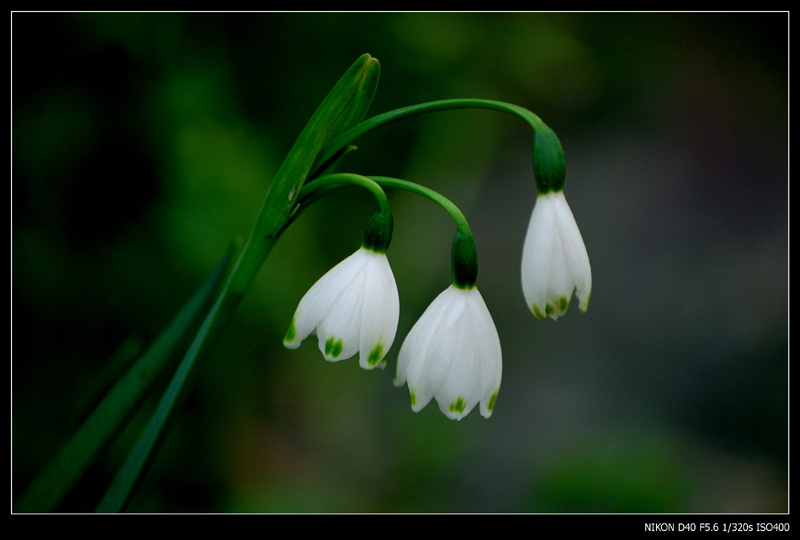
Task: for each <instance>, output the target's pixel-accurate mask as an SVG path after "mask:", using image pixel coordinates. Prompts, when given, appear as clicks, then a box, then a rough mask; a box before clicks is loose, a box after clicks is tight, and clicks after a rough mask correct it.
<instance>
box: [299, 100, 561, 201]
mask: <svg viewBox="0 0 800 540" xmlns="http://www.w3.org/2000/svg"><path fill="white" fill-rule="evenodd" d="M456 109H488V110H493V111H499V112H503V113H506V114H510V115H513V116H516V117H518V118H520V119H522V120H524V121H525V122H527V123H528V125H530V126H531V128H532V129H533V133H534V151H533V169H534V176H535V178H536V186H537V189H538V191H539V193H547V192H549V191H559V190H561V189H563V186H564V151H563V149H562V148H561V142H560V141H559V140H558V137H556V134H555V133H553V131H552V130H551V129H550V128H549V127H547V125H546V124H545V123H544V122H543V121H542V119H541V118H539V117H538V116H536V115H535V114H533V113H532V112H531V111H529V110H527V109H525V108H523V107H520V106H518V105H514V104H512V103H506V102H504V101H494V100H489V99H446V100H441V101H431V102H429V103H422V104H419V105H411V106H409V107H404V108H402V109H396V110H394V111H390V112H387V113H384V114H380V115H378V116H374V117H372V118H370V119H368V120H365V121H363V122H361V123H360V124H357V125H355V126H353V127H352V128H350V129H348V130H347V131H345V132H343V133H341V134H340V135H338V136H337V137H336V138H334V139H333V140H332V141H331V142H330V144H327V145H325V147H323V149H322V151H321V152H320V153H319V155H318V156H317V159H316V161H315V162H314V166H313V167H312V168H311V170H312V174H311V177H312V178H313V177H314V175H315V171H318V170H319V169H320V168H321V167H322V166H323V164H325V163H328V162H329V161H330V160H331V159H332V158H333V156H335V155H336V154H337V153H339V152H341V151H342V149H343V148H345V147H346V146H347V145H348V144H350V143H351V142H352V141H354V140H355V139H356V138H358V137H360V136H361V135H363V134H365V133H367V132H369V131H372V130H374V129H377V128H379V127H382V126H385V125H387V124H391V123H394V122H397V121H399V120H403V119H405V118H411V117H414V116H419V115H421V114H427V113H433V112H441V111H450V110H456Z"/></svg>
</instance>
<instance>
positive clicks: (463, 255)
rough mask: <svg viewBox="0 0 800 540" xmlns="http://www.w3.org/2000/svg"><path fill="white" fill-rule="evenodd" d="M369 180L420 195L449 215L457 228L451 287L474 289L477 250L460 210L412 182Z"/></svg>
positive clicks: (378, 177)
mask: <svg viewBox="0 0 800 540" xmlns="http://www.w3.org/2000/svg"><path fill="white" fill-rule="evenodd" d="M369 178H370V179H372V180H374V181H375V182H377V183H378V184H380V185H381V186H385V187H391V188H398V189H404V190H406V191H409V192H411V193H415V194H417V195H421V196H422V197H425V198H426V199H428V200H430V201H433V202H435V203H436V204H438V205H439V206H441V207H442V208H444V209H445V210H446V211H447V213H448V214H450V217H452V218H453V221H455V222H456V227H458V231H457V232H456V236H455V238H453V249H452V256H451V263H452V267H451V268H452V275H453V285H455V286H456V287H458V288H459V289H472V288H473V287H475V283H476V281H477V279H478V250H477V248H476V247H475V239H474V238H473V236H472V231H470V228H469V224H468V223H467V218H466V217H464V214H463V213H461V210H459V209H458V207H457V206H456V205H455V204H453V202H452V201H451V200H450V199H448V198H447V197H445V196H443V195H441V194H439V193H437V192H436V191H434V190H432V189H429V188H426V187H425V186H421V185H419V184H415V183H414V182H409V181H407V180H400V179H398V178H387V177H385V176H370V177H369Z"/></svg>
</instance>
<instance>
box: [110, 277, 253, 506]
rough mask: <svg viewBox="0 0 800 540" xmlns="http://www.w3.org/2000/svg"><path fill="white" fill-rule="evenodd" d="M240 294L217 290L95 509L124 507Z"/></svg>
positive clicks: (228, 320) (237, 303) (230, 316)
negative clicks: (210, 306) (139, 432)
mask: <svg viewBox="0 0 800 540" xmlns="http://www.w3.org/2000/svg"><path fill="white" fill-rule="evenodd" d="M241 298H242V297H241V296H239V295H235V294H231V293H230V292H229V291H228V290H227V288H225V289H223V291H222V292H221V293H220V295H219V296H218V298H217V300H216V302H215V303H214V306H213V307H212V308H211V311H210V312H209V313H208V315H207V316H206V318H205V320H204V321H203V324H202V326H201V327H200V330H199V331H198V332H197V335H196V336H195V338H194V340H193V341H192V344H191V346H190V347H189V350H188V351H187V352H186V355H185V356H184V357H183V360H182V361H181V363H180V365H179V366H178V369H177V371H176V372H175V375H174V376H173V377H172V380H171V381H170V383H169V386H168V387H167V389H166V390H165V392H164V394H163V396H162V397H161V400H160V401H159V403H158V406H157V407H156V410H155V413H153V416H152V417H151V418H150V421H149V422H148V424H147V426H145V428H144V430H143V432H142V435H141V438H140V439H139V441H138V442H137V443H136V446H134V448H133V450H132V451H131V452H130V454H129V455H128V459H127V460H126V462H125V463H124V464H123V466H122V467H121V468H120V470H119V471H118V472H117V475H116V476H115V477H114V480H113V481H112V483H111V486H110V487H109V488H108V491H106V494H105V495H104V496H103V499H102V500H101V501H100V504H99V505H98V506H97V509H96V511H97V512H120V511H122V510H123V509H124V507H125V505H126V504H127V503H128V501H129V500H130V497H131V496H132V495H133V492H134V490H135V488H136V487H137V486H138V484H139V482H140V481H141V479H142V476H143V473H144V471H145V470H146V469H147V466H148V465H149V463H150V461H151V459H152V458H153V456H154V449H155V448H156V447H157V446H158V444H159V443H160V442H161V441H162V440H163V437H164V436H165V435H166V433H167V432H168V428H169V425H170V424H171V422H172V421H173V420H174V418H175V417H176V416H177V413H178V411H179V410H180V408H181V405H182V404H183V402H184V401H185V399H186V396H187V394H188V393H189V390H190V389H191V387H192V383H193V382H194V380H195V379H196V377H197V373H198V371H199V369H198V367H199V366H200V365H201V363H202V361H203V360H205V359H206V358H207V357H208V355H209V353H210V352H211V350H212V349H213V347H214V345H216V343H217V341H218V340H219V338H220V336H221V335H222V333H223V332H224V330H225V328H226V327H227V326H228V323H229V322H230V320H231V318H232V317H233V314H234V313H235V311H236V308H237V306H238V305H239V302H240V301H241Z"/></svg>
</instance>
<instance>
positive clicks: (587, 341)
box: [11, 13, 788, 512]
mask: <svg viewBox="0 0 800 540" xmlns="http://www.w3.org/2000/svg"><path fill="white" fill-rule="evenodd" d="M363 53H370V54H372V55H373V56H375V57H377V58H378V59H379V60H380V62H381V66H382V72H381V82H380V86H379V88H378V94H377V97H376V99H375V101H374V103H373V106H372V108H371V110H370V115H373V114H378V113H382V112H386V111H389V110H391V109H395V108H399V107H403V106H406V105H410V104H415V103H421V102H424V101H431V100H437V99H445V98H458V97H480V98H487V99H498V100H503V101H509V102H512V103H516V104H518V105H521V106H523V107H526V108H528V109H530V110H532V111H533V112H535V113H536V114H538V115H539V116H540V117H541V118H542V119H543V120H544V121H545V122H546V123H547V124H548V125H549V126H550V127H551V128H552V129H553V130H554V131H555V132H556V133H557V134H558V135H559V137H560V139H561V142H562V144H563V146H564V150H565V153H566V159H567V183H566V194H567V198H568V200H569V202H570V205H571V206H572V209H573V212H574V214H575V216H576V219H577V221H578V224H579V226H580V228H581V231H582V233H583V236H584V240H585V242H586V246H587V249H588V251H589V255H590V258H591V262H592V270H593V276H594V287H593V294H592V305H591V307H590V309H589V311H588V313H587V314H585V315H584V314H580V313H579V312H578V311H577V308H576V307H575V304H574V303H573V307H572V310H571V311H570V313H568V315H567V316H566V317H564V318H563V319H559V321H558V322H553V321H546V322H541V321H538V320H536V319H535V318H534V317H533V316H532V315H531V313H530V312H529V311H528V309H527V308H526V306H525V302H524V300H523V297H522V291H521V286H520V280H519V263H520V257H521V248H522V242H523V238H524V235H525V230H526V227H527V224H528V219H529V216H530V212H531V210H532V208H533V204H534V201H535V189H534V182H533V177H532V170H531V169H532V167H531V141H532V136H531V133H530V131H529V128H528V127H527V126H526V125H525V124H524V123H522V122H520V121H519V120H517V119H515V118H513V117H510V116H506V115H502V114H499V113H494V112H488V111H463V112H447V113H440V114H436V115H429V116H425V117H419V118H415V119H411V120H407V121H404V122H402V123H400V124H394V125H391V126H388V127H385V128H382V129H381V130H379V131H376V132H374V133H372V134H369V135H367V136H365V137H364V138H363V139H360V140H359V141H357V144H358V146H359V150H358V151H357V152H355V153H352V154H351V155H349V156H348V157H347V158H346V163H345V165H344V167H343V168H342V170H348V171H351V172H359V173H363V174H376V175H385V176H397V177H401V178H406V179H409V180H413V181H416V182H420V183H423V184H425V185H427V186H429V187H432V188H434V189H437V190H439V191H441V192H442V193H443V194H444V195H446V196H448V197H450V198H451V199H452V200H453V201H454V202H456V204H458V205H459V206H460V207H461V209H462V210H463V211H464V213H465V214H466V215H467V217H468V219H469V220H470V224H471V226H472V229H473V232H474V234H475V237H476V241H477V244H478V250H479V255H480V265H481V273H480V278H479V287H480V289H481V292H482V294H483V297H484V299H485V300H486V303H487V305H488V307H489V309H490V310H491V312H492V314H493V317H494V320H495V323H496V325H497V329H498V332H499V334H500V338H501V341H502V346H503V356H504V378H503V385H502V389H501V392H500V395H499V398H498V401H497V406H496V408H495V411H494V415H493V416H492V418H491V419H489V420H486V419H484V418H482V417H480V416H479V415H478V414H477V412H476V411H475V412H473V413H472V414H471V415H469V416H468V417H467V418H466V419H464V420H463V421H461V422H453V421H450V420H447V419H446V418H445V417H444V415H442V414H441V413H440V412H439V411H438V408H437V407H436V405H435V403H432V404H431V405H429V406H428V407H427V408H426V409H424V410H423V411H422V412H420V413H419V414H414V413H413V412H411V409H410V401H409V395H408V390H407V388H399V389H398V388H394V386H393V385H392V378H393V376H394V368H395V363H396V357H397V351H398V350H399V347H400V344H401V343H402V339H403V338H404V337H405V335H406V334H407V332H408V331H409V330H410V328H411V326H412V325H413V323H414V321H415V320H416V319H417V318H418V317H419V316H420V315H421V314H422V312H423V310H424V309H425V307H426V306H427V305H428V303H429V302H430V301H431V300H433V298H434V297H435V296H436V295H437V294H438V293H439V292H440V291H441V290H443V289H444V288H445V287H447V286H448V284H449V279H450V277H449V272H450V260H449V257H450V242H451V241H452V236H453V234H454V232H455V228H454V225H453V224H452V222H451V221H450V220H449V218H448V217H447V215H446V214H445V213H444V212H442V211H441V210H440V209H438V208H437V207H435V206H434V205H432V204H431V203H429V202H427V201H424V200H420V199H419V198H415V197H412V196H408V195H406V194H404V193H397V192H391V193H390V200H391V202H392V205H393V209H394V212H395V220H396V221H395V237H394V241H393V244H392V247H391V249H390V251H389V258H390V261H391V263H392V266H393V269H394V271H395V276H396V278H397V283H398V287H399V291H400V299H401V319H400V327H399V329H398V337H397V340H396V341H395V345H394V347H393V348H392V352H391V353H390V355H389V357H388V359H389V365H388V368H387V369H386V370H385V371H374V372H367V371H364V370H361V369H360V368H359V367H358V365H357V361H356V360H350V361H344V362H340V363H336V364H331V363H327V362H325V361H323V359H322V357H321V355H320V354H319V351H318V350H317V348H316V343H315V342H308V343H306V344H304V346H303V347H301V349H300V350H298V351H287V350H284V348H283V347H282V344H281V342H282V338H283V335H284V332H285V330H286V328H287V325H288V323H289V321H290V319H291V316H292V314H293V312H294V309H295V307H296V305H297V302H298V301H299V300H300V298H301V297H302V295H303V293H304V292H305V291H306V290H307V289H308V287H310V286H311V285H312V284H313V283H314V281H316V279H318V278H319V277H320V276H321V275H322V274H323V273H324V272H325V271H327V270H328V269H329V268H330V267H332V266H333V265H334V264H336V263H337V262H339V261H340V260H341V259H343V258H344V257H346V256H347V255H349V254H350V253H352V252H353V251H354V250H355V249H357V248H358V246H359V245H360V239H361V233H362V230H363V226H364V225H365V223H366V220H367V218H368V217H369V215H370V214H371V212H372V211H373V209H374V202H373V201H372V200H370V197H369V196H368V195H367V194H365V193H361V192H359V191H356V190H349V191H347V192H343V193H340V194H337V195H335V196H331V197H329V198H328V199H325V200H323V201H321V202H320V203H319V204H317V205H316V206H315V207H313V208H312V209H310V210H309V211H307V212H306V213H305V214H304V215H303V216H302V218H301V219H300V220H298V221H297V222H296V223H295V225H293V226H292V228H291V229H290V230H289V231H288V232H287V233H286V234H285V235H284V237H283V238H282V240H281V241H280V242H279V243H278V245H277V247H276V248H275V250H274V251H273V253H272V255H271V256H270V258H269V260H268V261H267V264H266V265H265V266H264V268H263V269H262V271H261V272H260V274H259V276H258V278H257V280H256V282H254V284H253V286H252V288H251V290H250V291H249V294H248V295H247V297H246V298H245V300H244V301H243V303H242V305H241V307H240V309H239V311H238V312H237V315H236V317H235V318H234V320H233V322H232V323H231V325H230V327H229V329H228V331H227V333H226V336H225V338H224V339H223V341H222V343H221V344H220V346H219V347H218V348H217V349H216V350H215V353H214V354H213V356H212V357H211V358H210V360H209V362H208V363H207V364H206V365H205V366H204V370H203V373H202V377H201V379H200V380H199V382H198V384H197V386H196V388H195V390H194V391H193V393H192V394H191V396H190V399H189V401H188V403H187V404H186V406H185V408H184V410H183V412H182V414H181V416H180V419H179V421H178V422H177V423H176V425H175V426H174V428H173V430H172V432H171V433H170V435H169V437H168V438H167V440H166V441H165V444H164V445H163V447H162V448H161V450H160V452H159V454H158V457H157V459H156V460H155V461H154V463H153V465H152V468H151V469H150V471H149V474H148V475H147V477H146V479H145V481H144V482H143V484H142V485H141V488H140V490H139V491H138V492H137V494H136V495H135V497H134V498H133V500H132V501H131V504H130V506H129V507H128V510H129V511H133V512H785V511H787V509H788V495H787V484H788V476H787V469H788V438H787V428H788V413H787V407H788V375H787V372H788V14H786V13H782V14H781V13H777V14H764V13H761V14H759V13H747V14H714V13H706V14H669V13H653V14H648V13H640V14H635V13H631V14H628V13H621V14H601V13H586V14H581V13H576V14H537V13H525V14H512V13H496V14H486V13H472V14H470V13H446V14H426V13H320V14H308V13H289V14H270V13H264V14H177V13H171V14H148V13H135V14H92V13H81V14H33V13H21V14H20V13H15V14H13V16H12V92H13V94H12V136H13V139H12V158H13V161H12V184H11V188H12V212H13V213H12V221H11V224H12V257H13V258H12V271H13V276H12V301H13V303H12V315H13V319H12V340H13V341H12V364H11V368H12V370H11V374H12V386H11V390H12V422H13V423H12V495H13V496H15V497H16V496H17V495H18V494H19V493H20V492H21V490H22V489H24V487H25V486H26V485H27V484H28V482H29V481H30V480H31V478H33V476H34V475H35V474H36V473H37V472H38V471H39V470H40V469H41V467H42V466H43V465H44V464H45V463H47V461H48V460H49V459H50V458H52V457H53V455H54V454H55V452H56V451H57V450H58V448H59V447H60V445H61V444H63V442H64V441H65V440H66V439H67V438H68V437H69V435H70V434H71V433H72V430H73V429H74V428H75V421H76V418H78V417H79V415H80V412H81V407H82V406H83V405H84V404H85V400H86V399H87V398H86V396H87V393H88V392H89V391H90V389H91V388H92V384H93V381H94V380H95V378H96V377H97V376H98V374H99V373H100V370H101V368H102V367H103V365H104V364H105V363H106V362H107V361H108V359H109V358H111V357H114V355H123V356H124V355H125V354H126V353H125V351H126V350H136V349H137V347H142V346H146V344H147V343H149V342H150V341H151V340H152V339H154V337H155V336H157V335H158V333H159V332H160V330H161V329H162V328H163V327H164V326H165V325H166V324H167V323H168V322H169V321H170V320H171V318H172V317H173V316H174V314H175V313H176V312H177V311H178V309H179V308H180V307H181V305H182V304H183V303H184V302H185V301H186V300H187V299H188V298H189V296H190V295H191V294H192V292H193V291H194V290H195V289H196V288H197V287H198V286H199V285H200V283H201V282H202V281H203V279H204V278H205V276H206V275H207V274H208V273H210V271H211V269H212V268H213V266H214V264H215V262H216V261H217V260H218V258H219V257H220V256H221V255H222V253H223V252H224V251H225V249H226V248H227V247H228V245H229V243H230V242H231V240H232V239H233V238H234V237H236V236H237V235H238V236H240V237H242V236H246V235H247V234H249V232H250V228H251V227H252V225H253V223H254V220H255V216H256V214H257V212H258V210H259V209H260V206H261V203H262V201H263V197H264V195H265V193H266V191H267V189H268V187H269V183H270V180H271V178H272V176H273V175H274V173H275V171H276V170H277V168H278V166H279V165H280V163H281V161H282V159H283V157H284V156H285V154H286V152H287V151H288V149H289V147H290V145H291V144H292V143H293V141H294V139H295V137H296V136H297V135H298V134H299V132H300V130H301V129H302V127H303V126H304V124H305V122H306V121H307V120H308V118H309V117H310V115H311V114H312V113H313V111H314V109H315V108H316V107H317V105H318V104H319V103H320V102H321V100H322V99H323V98H324V96H325V95H326V93H327V92H328V91H329V90H330V88H331V87H332V86H333V84H334V83H335V82H336V80H338V78H339V77H340V76H341V75H342V74H343V73H344V71H345V70H346V69H347V68H348V67H349V66H350V64H351V63H352V62H353V61H355V59H356V58H357V57H358V56H359V55H361V54H363ZM142 420H143V418H136V419H135V420H134V423H133V425H134V427H137V426H138V427H140V426H141V423H142ZM133 433H134V432H133V431H132V430H129V431H126V432H125V433H123V434H122V436H121V440H120V442H119V443H118V444H115V445H114V446H112V448H110V450H109V452H108V454H107V455H106V456H105V457H104V460H103V462H102V463H101V464H100V465H98V466H97V467H95V468H93V469H92V470H91V471H90V474H88V475H87V478H86V479H85V481H84V482H83V483H82V484H81V486H80V487H81V494H79V495H78V496H75V497H73V498H71V499H69V500H68V501H67V502H66V503H65V505H64V507H63V508H62V510H66V511H83V510H91V509H92V508H93V506H94V504H95V503H96V501H97V498H98V497H99V495H100V494H101V493H102V489H103V487H104V486H105V485H106V484H107V482H108V481H109V479H110V478H111V475H112V474H113V471H114V470H115V467H116V466H118V465H119V463H120V461H121V460H122V459H123V457H124V455H125V454H124V448H125V445H126V444H130V443H131V440H132V437H133Z"/></svg>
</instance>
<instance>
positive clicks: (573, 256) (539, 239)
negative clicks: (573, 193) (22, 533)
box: [522, 191, 592, 320]
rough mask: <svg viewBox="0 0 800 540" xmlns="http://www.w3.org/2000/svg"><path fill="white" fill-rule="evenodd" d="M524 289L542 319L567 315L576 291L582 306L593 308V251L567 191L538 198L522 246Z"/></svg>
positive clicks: (581, 307) (541, 195) (532, 307)
mask: <svg viewBox="0 0 800 540" xmlns="http://www.w3.org/2000/svg"><path fill="white" fill-rule="evenodd" d="M522 291H523V293H524V294H525V300H526V301H527V303H528V308H530V310H531V311H533V314H534V315H536V317H538V318H539V319H546V318H547V317H548V316H550V317H551V318H552V319H554V320H555V319H557V318H558V317H560V316H561V315H564V313H566V311H567V307H568V306H569V301H570V299H571V298H572V293H573V291H574V292H575V295H576V296H577V297H578V301H579V304H578V307H579V309H580V310H581V311H584V312H585V311H586V310H587V309H588V308H589V298H590V297H591V293H592V269H591V266H590V265H589V255H588V254H587V253H586V246H585V245H584V243H583V237H582V236H581V233H580V231H579V230H578V225H577V224H576V223H575V218H574V217H573V215H572V210H570V208H569V205H568V204H567V199H566V198H565V197H564V192H563V191H551V192H549V193H546V194H540V195H539V196H538V198H537V199H536V205H535V206H534V208H533V214H532V215H531V221H530V224H529V225H528V233H527V236H526V237H525V246H524V247H523V250H522Z"/></svg>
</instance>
